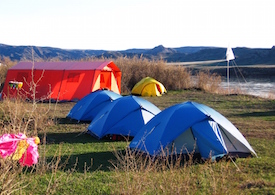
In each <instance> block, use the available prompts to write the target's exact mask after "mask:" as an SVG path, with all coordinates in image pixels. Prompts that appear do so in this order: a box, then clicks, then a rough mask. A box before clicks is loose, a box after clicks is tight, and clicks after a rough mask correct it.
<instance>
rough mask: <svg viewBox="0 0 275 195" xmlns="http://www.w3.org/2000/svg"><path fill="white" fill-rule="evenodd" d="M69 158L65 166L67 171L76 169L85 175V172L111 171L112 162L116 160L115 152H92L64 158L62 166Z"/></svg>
mask: <svg viewBox="0 0 275 195" xmlns="http://www.w3.org/2000/svg"><path fill="white" fill-rule="evenodd" d="M68 158H69V160H68V162H67V164H66V165H65V170H68V169H71V168H75V170H76V171H77V172H79V173H84V172H85V170H86V171H87V172H90V171H96V170H102V171H110V168H111V167H112V164H111V163H110V160H111V161H114V160H116V157H115V156H114V154H113V152H90V153H85V154H77V155H70V156H66V155H65V156H62V159H61V164H62V163H65V162H66V161H67V159H68ZM75 165H76V166H75Z"/></svg>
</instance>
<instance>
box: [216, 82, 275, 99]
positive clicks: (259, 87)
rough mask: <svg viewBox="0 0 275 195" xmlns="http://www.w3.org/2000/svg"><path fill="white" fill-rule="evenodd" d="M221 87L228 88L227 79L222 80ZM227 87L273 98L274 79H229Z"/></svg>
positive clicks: (274, 91) (274, 90) (274, 93)
mask: <svg viewBox="0 0 275 195" xmlns="http://www.w3.org/2000/svg"><path fill="white" fill-rule="evenodd" d="M221 87H222V88H223V89H225V90H227V89H228V86H227V81H222V83H221ZM229 89H230V91H231V90H236V91H238V90H239V91H241V92H242V93H244V94H249V95H254V96H260V97H264V98H272V99H275V81H273V80H270V79H269V80H267V79H248V80H246V81H237V80H234V79H231V80H230V81H229Z"/></svg>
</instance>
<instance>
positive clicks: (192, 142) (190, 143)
mask: <svg viewBox="0 0 275 195" xmlns="http://www.w3.org/2000/svg"><path fill="white" fill-rule="evenodd" d="M168 147H169V152H170V154H172V153H173V154H191V153H199V148H198V146H197V144H196V139H195V138H194V136H193V133H192V131H191V128H189V129H187V130H186V131H184V132H183V133H182V134H181V135H179V136H178V137H177V138H176V139H175V140H174V141H173V142H172V143H171V144H170V145H169V146H168Z"/></svg>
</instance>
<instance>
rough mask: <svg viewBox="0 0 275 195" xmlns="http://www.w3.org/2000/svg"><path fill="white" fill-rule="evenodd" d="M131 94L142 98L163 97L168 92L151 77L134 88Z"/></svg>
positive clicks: (144, 79)
mask: <svg viewBox="0 0 275 195" xmlns="http://www.w3.org/2000/svg"><path fill="white" fill-rule="evenodd" d="M131 93H132V94H133V95H140V96H161V95H162V94H164V93H167V91H166V89H165V87H164V86H163V84H162V83H160V82H158V81H157V80H155V79H153V78H151V77H145V78H143V79H142V80H141V81H139V82H138V83H137V84H136V85H135V86H134V87H133V89H132V92H131Z"/></svg>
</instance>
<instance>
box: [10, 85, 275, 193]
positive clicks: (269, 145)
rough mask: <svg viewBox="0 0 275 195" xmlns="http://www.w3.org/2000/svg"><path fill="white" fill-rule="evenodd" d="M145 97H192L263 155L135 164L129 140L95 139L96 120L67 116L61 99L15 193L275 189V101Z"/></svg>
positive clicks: (166, 102)
mask: <svg viewBox="0 0 275 195" xmlns="http://www.w3.org/2000/svg"><path fill="white" fill-rule="evenodd" d="M145 99H147V100H149V101H150V102H152V103H154V104H155V105H156V106H158V107H159V108H160V109H161V110H163V109H165V108H167V107H169V106H171V105H174V104H177V103H181V102H184V101H188V100H191V101H195V102H198V103H202V104H205V105H207V106H209V107H212V108H214V109H215V110H217V111H218V112H220V113H221V114H223V115H224V116H225V117H227V118H228V119H229V120H230V121H231V122H232V123H233V124H234V125H235V126H236V127H237V128H238V129H239V130H240V131H241V133H242V134H243V135H244V136H245V137H246V138H247V140H248V142H249V143H250V144H251V146H252V147H253V149H254V150H255V151H256V153H257V154H258V158H247V159H237V160H236V161H235V163H236V164H234V163H233V162H231V161H221V162H217V163H203V164H192V163H190V164H188V165H186V164H185V165H181V166H171V164H170V165H169V166H165V167H163V165H159V164H158V165H150V166H148V165H147V164H146V166H144V167H143V166H140V165H139V166H136V164H138V163H137V162H136V161H138V160H137V159H133V158H132V156H131V154H130V155H129V154H128V153H127V151H126V152H125V149H126V148H127V145H128V144H129V143H128V142H126V141H119V142H114V141H110V140H97V139H95V138H93V137H92V136H90V135H89V134H86V133H85V131H86V128H87V126H88V125H89V124H87V123H77V122H75V121H71V120H69V119H67V118H66V115H67V113H68V112H69V110H70V109H71V108H72V107H73V106H74V104H75V103H58V104H53V105H51V108H50V112H51V113H52V115H53V116H54V117H53V119H54V120H53V121H54V123H53V124H52V125H49V126H47V127H45V129H40V130H39V131H38V132H39V136H40V138H41V140H42V144H41V145H40V146H39V153H40V159H39V163H38V165H36V166H35V167H34V168H33V169H32V168H29V169H27V170H23V172H21V173H20V174H19V175H18V177H16V180H15V181H14V182H19V187H18V188H16V189H18V191H16V192H15V194H16V193H18V194H237V193H238V194H275V161H274V156H275V100H268V99H262V98H258V97H252V96H246V95H219V94H212V93H206V92H203V91H199V90H184V91H169V92H168V94H166V95H164V96H162V97H146V98H145ZM37 106H38V108H40V107H45V106H48V105H45V104H37ZM127 155H128V156H127ZM117 158H119V159H117ZM133 164H135V166H133ZM149 164H150V163H149ZM157 166H160V167H157Z"/></svg>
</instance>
